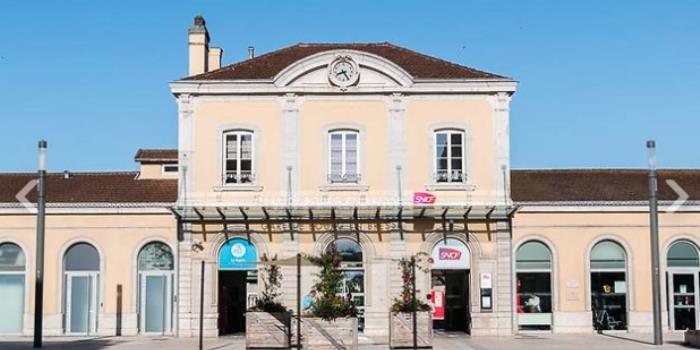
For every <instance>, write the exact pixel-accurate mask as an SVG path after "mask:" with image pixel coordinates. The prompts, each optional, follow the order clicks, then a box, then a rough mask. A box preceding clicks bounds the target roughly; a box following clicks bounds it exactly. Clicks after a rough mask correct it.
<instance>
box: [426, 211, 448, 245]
mask: <svg viewBox="0 0 700 350" xmlns="http://www.w3.org/2000/svg"><path fill="white" fill-rule="evenodd" d="M447 210H448V209H445V211H443V212H442V215H441V217H442V240H443V244H445V245H447ZM423 240H425V239H423Z"/></svg>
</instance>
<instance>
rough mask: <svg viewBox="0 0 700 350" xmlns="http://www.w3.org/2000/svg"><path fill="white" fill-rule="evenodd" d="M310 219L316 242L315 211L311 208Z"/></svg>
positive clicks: (312, 236)
mask: <svg viewBox="0 0 700 350" xmlns="http://www.w3.org/2000/svg"><path fill="white" fill-rule="evenodd" d="M309 220H311V238H313V240H314V242H316V225H314V211H313V210H312V209H311V208H309Z"/></svg>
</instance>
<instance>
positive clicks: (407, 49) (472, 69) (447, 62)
mask: <svg viewBox="0 0 700 350" xmlns="http://www.w3.org/2000/svg"><path fill="white" fill-rule="evenodd" d="M386 43H387V44H388V45H389V46H391V47H393V48H395V49H397V50H402V51H407V52H410V53H412V54H415V55H419V56H422V57H425V58H426V59H429V60H431V61H434V62H439V63H445V64H448V65H451V66H453V67H457V68H463V69H469V70H471V71H474V72H477V73H482V74H490V75H493V76H496V77H499V78H503V79H513V78H510V77H506V76H503V75H500V74H496V73H491V72H487V71H483V70H479V69H476V68H473V67H469V66H465V65H463V64H460V63H456V62H452V61H448V60H444V59H442V58H438V57H435V56H432V55H428V54H424V53H422V52H419V51H415V50H412V49H409V48H407V47H403V46H399V45H396V44H393V43H390V42H386Z"/></svg>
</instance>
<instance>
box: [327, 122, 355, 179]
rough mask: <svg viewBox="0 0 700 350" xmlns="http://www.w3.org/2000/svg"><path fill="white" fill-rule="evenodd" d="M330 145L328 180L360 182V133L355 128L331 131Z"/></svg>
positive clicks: (329, 136) (329, 135)
mask: <svg viewBox="0 0 700 350" xmlns="http://www.w3.org/2000/svg"><path fill="white" fill-rule="evenodd" d="M328 145H329V147H328V148H329V149H328V152H329V156H328V162H329V165H328V182H330V183H358V182H360V171H359V169H360V168H359V164H360V158H359V148H360V147H359V145H360V133H359V132H357V131H355V130H335V131H331V132H329V133H328Z"/></svg>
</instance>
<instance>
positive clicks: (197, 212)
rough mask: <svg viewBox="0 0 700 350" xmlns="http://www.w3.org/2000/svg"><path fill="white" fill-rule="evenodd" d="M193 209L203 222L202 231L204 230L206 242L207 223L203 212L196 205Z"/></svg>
mask: <svg viewBox="0 0 700 350" xmlns="http://www.w3.org/2000/svg"><path fill="white" fill-rule="evenodd" d="M192 210H194V213H195V214H197V216H198V217H199V221H200V222H201V225H202V232H204V233H203V234H202V237H203V238H204V241H205V242H206V241H207V224H206V223H205V222H204V215H202V213H201V212H200V211H199V209H197V208H195V207H192Z"/></svg>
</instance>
